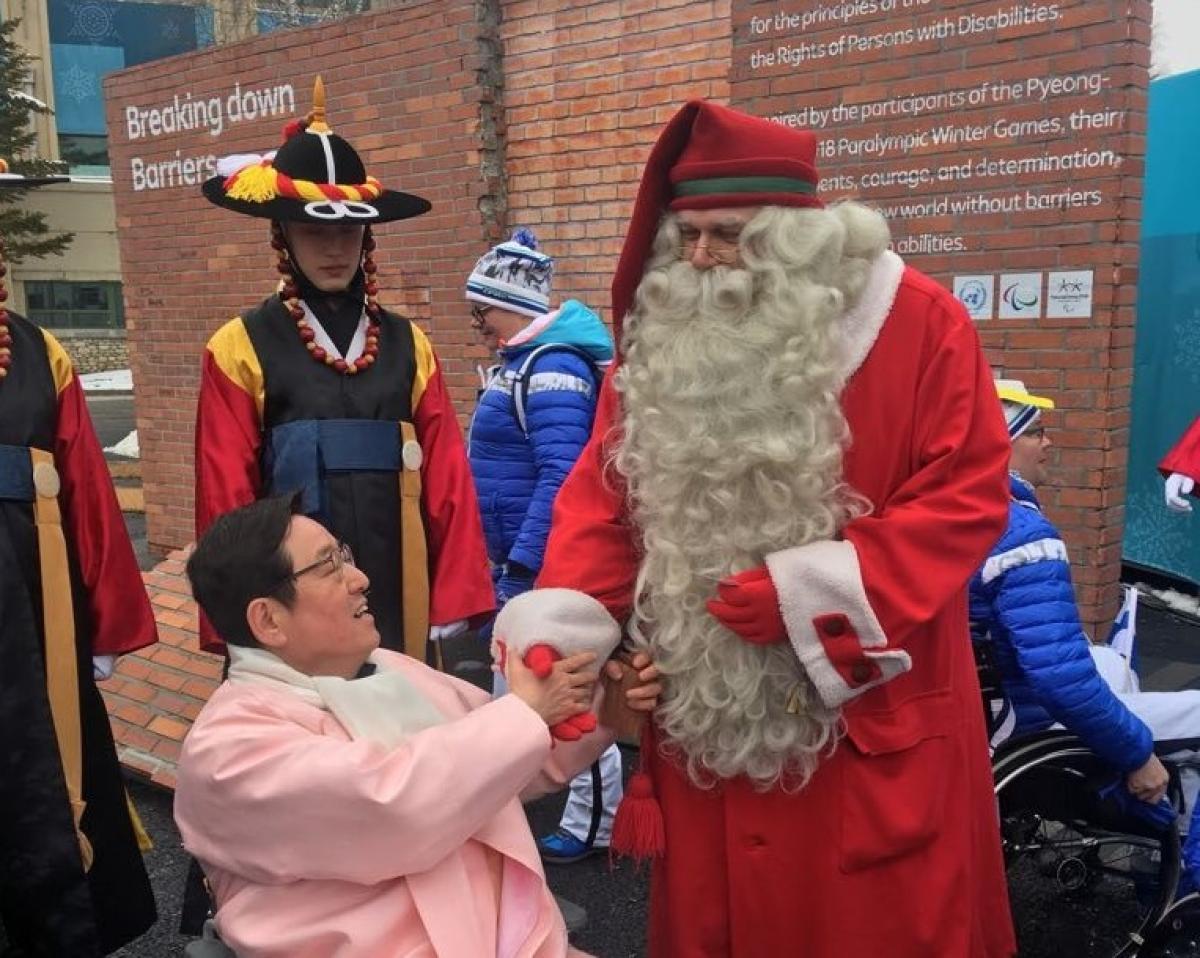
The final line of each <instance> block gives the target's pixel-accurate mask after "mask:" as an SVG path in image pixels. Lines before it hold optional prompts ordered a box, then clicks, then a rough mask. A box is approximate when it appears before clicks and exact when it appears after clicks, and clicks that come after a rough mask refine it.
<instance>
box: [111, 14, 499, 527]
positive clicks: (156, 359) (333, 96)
mask: <svg viewBox="0 0 1200 958" xmlns="http://www.w3.org/2000/svg"><path fill="white" fill-rule="evenodd" d="M485 14H486V5H485V4H479V3H475V2H472V0H438V2H432V0H431V2H425V3H413V4H409V5H408V6H407V7H405V8H404V9H403V10H393V11H386V12H383V13H379V14H373V15H368V16H363V17H355V18H352V19H349V20H343V21H340V22H337V23H333V24H327V25H322V26H319V27H312V28H308V29H306V30H300V31H284V32H281V33H275V34H271V35H269V36H265V37H260V38H256V39H253V40H249V41H245V42H242V43H236V44H231V45H229V46H224V47H220V48H217V49H215V50H208V51H203V52H199V53H195V54H188V55H185V56H181V57H175V58H172V59H169V60H162V61H159V62H156V63H152V64H148V65H145V66H140V67H137V68H133V69H130V70H126V71H122V72H120V73H116V74H114V75H112V76H110V77H109V78H108V79H107V80H106V88H105V93H106V102H107V110H108V124H109V130H110V151H111V157H112V166H113V182H114V193H115V199H116V207H117V226H118V231H119V238H120V244H121V260H122V263H123V267H124V274H125V276H124V278H125V286H124V290H125V299H126V317H127V323H128V330H129V343H130V358H131V363H132V368H133V375H134V382H135V385H136V387H137V392H138V415H137V420H138V429H139V439H140V442H141V448H142V457H143V461H144V467H145V468H144V481H145V493H146V515H147V527H148V536H149V541H150V544H151V546H152V547H153V548H155V549H157V550H160V551H161V550H164V549H167V548H171V547H176V546H179V545H182V544H184V543H186V542H187V541H189V539H190V538H191V530H192V501H191V488H192V481H193V479H192V429H193V420H194V416H195V396H196V388H197V383H198V378H199V375H198V374H199V368H200V357H201V354H202V350H203V347H204V343H205V341H206V340H207V338H208V336H210V335H211V334H212V332H213V331H214V330H215V329H216V328H217V327H218V326H219V325H220V324H221V323H223V322H225V321H226V320H228V319H229V318H230V317H231V316H233V315H234V314H235V313H236V312H237V311H238V310H240V309H243V308H245V307H247V306H250V305H254V304H256V303H258V302H259V301H260V300H261V299H262V298H263V297H264V296H266V295H267V294H268V293H269V292H270V291H271V290H272V289H273V286H274V283H275V278H276V274H275V271H274V259H273V254H272V253H271V251H270V248H269V246H268V243H267V235H268V226H267V221H266V220H258V219H252V218H250V217H244V216H238V215H235V214H232V213H229V212H226V211H224V210H220V209H218V208H216V207H214V206H211V205H210V204H208V203H207V202H206V201H205V200H204V199H203V198H202V197H201V195H200V192H199V188H198V186H197V185H194V183H193V184H188V183H186V182H185V183H181V184H179V185H161V186H159V187H158V188H149V187H150V186H151V184H152V182H162V181H163V180H164V179H166V180H168V181H170V180H174V181H178V180H179V179H181V178H184V179H192V180H197V179H203V172H200V173H197V166H196V163H195V160H194V158H196V157H200V158H203V157H205V156H209V155H216V156H221V155H227V154H231V153H237V152H247V151H255V152H257V151H261V150H264V149H274V148H275V147H276V146H278V144H279V142H280V139H281V136H280V131H281V129H282V127H283V124H284V122H285V120H286V119H287V118H290V115H291V113H292V112H293V111H291V110H287V111H286V112H287V113H288V114H289V116H288V117H285V116H270V117H268V118H266V119H262V118H259V117H257V116H256V117H255V118H254V119H253V120H247V119H241V120H239V121H236V122H231V121H230V117H231V116H232V115H233V114H232V113H231V112H230V111H229V110H227V109H224V107H225V106H227V104H228V97H229V96H230V94H231V93H232V92H234V91H235V84H236V90H237V91H238V92H240V93H241V94H242V95H243V96H245V94H246V93H247V92H248V91H249V92H253V91H268V94H269V95H270V96H275V97H276V99H275V102H276V103H277V104H283V105H286V104H287V97H286V95H278V96H277V95H276V94H278V88H279V87H281V86H285V85H287V84H291V86H292V87H293V88H294V100H295V111H294V112H295V114H297V115H300V114H303V113H304V112H306V111H307V110H308V108H309V106H310V101H311V90H312V84H313V77H314V69H313V64H314V63H315V62H317V60H318V59H319V61H320V63H321V73H322V75H323V77H324V79H325V84H326V89H327V91H328V96H329V109H330V114H329V116H330V122H331V125H332V126H333V128H334V129H335V131H337V132H339V133H341V134H343V135H345V136H346V137H347V138H348V139H349V140H351V142H353V143H354V144H356V146H357V147H358V148H359V149H360V150H361V151H362V152H363V153H364V154H365V156H366V157H367V158H368V167H369V169H370V170H371V172H372V173H373V174H374V175H375V176H377V177H378V178H379V179H380V180H382V181H383V183H384V184H385V185H392V186H396V187H398V188H400V189H406V190H411V191H413V192H415V193H419V194H421V195H423V196H426V197H428V198H429V199H430V200H431V201H432V202H433V204H434V210H433V212H431V213H430V214H428V215H426V216H424V217H421V218H419V219H416V220H411V221H405V222H401V223H396V224H391V225H385V226H382V227H380V229H379V231H378V238H379V243H380V252H379V253H378V254H377V261H378V262H379V264H380V270H381V281H382V285H383V288H384V290H385V295H382V296H381V300H382V302H384V303H385V304H386V305H388V306H390V307H392V308H394V309H397V310H399V311H401V312H404V313H406V314H407V315H409V316H413V317H414V318H417V319H418V320H420V321H422V323H423V324H424V325H425V326H426V327H427V328H429V329H431V330H432V332H433V334H434V335H435V337H436V338H437V339H438V341H439V342H440V341H442V340H443V338H444V337H443V336H442V333H443V331H446V330H448V329H450V328H451V326H454V327H457V326H458V325H459V324H460V321H461V318H462V312H463V310H462V307H461V296H460V291H461V283H462V280H463V277H464V276H465V275H466V272H467V270H469V268H470V266H471V264H472V263H473V262H474V259H475V257H476V256H477V255H478V253H479V250H480V249H481V248H483V247H484V246H485V245H486V243H487V242H488V241H489V240H491V239H492V238H493V237H494V236H495V235H496V227H495V225H494V222H495V213H494V209H495V206H496V204H495V202H494V200H492V199H491V198H490V196H489V190H494V189H495V188H496V186H497V178H496V174H495V173H494V172H491V173H489V172H488V171H489V169H490V170H494V169H495V168H496V167H497V161H496V159H495V157H494V156H489V154H488V152H487V150H486V149H485V148H484V147H483V146H482V145H481V143H480V135H479V133H480V128H481V125H482V123H483V117H484V112H485V107H486V105H487V104H488V102H489V101H490V100H492V99H494V93H493V91H492V89H491V86H490V85H489V83H488V81H487V79H486V78H487V76H488V67H489V63H488V61H489V59H490V58H491V59H494V57H495V55H496V40H495V35H494V31H495V22H494V20H495V18H494V17H493V18H491V19H490V20H489V18H488V17H487V16H486V15H485ZM492 73H494V68H493V69H492ZM271 91H274V92H271ZM189 94H190V100H188V99H187V95H189ZM176 96H178V97H179V98H180V100H181V101H183V102H184V105H185V107H186V105H187V104H188V103H196V102H199V101H204V102H207V101H208V99H209V98H212V97H218V98H219V99H220V101H221V103H222V105H223V109H222V116H223V120H222V129H221V132H220V136H212V135H211V132H210V130H212V129H215V128H216V127H215V125H214V124H208V125H205V124H204V123H203V122H200V121H197V120H196V117H195V115H194V114H191V115H189V114H187V113H186V110H185V111H184V112H185V115H184V117H183V118H184V119H185V120H187V121H188V122H189V124H190V125H191V127H192V128H191V129H186V130H179V131H174V132H170V133H166V132H162V126H161V121H160V122H159V123H156V126H155V129H157V130H158V131H159V132H158V133H157V135H154V134H153V133H152V131H151V130H150V128H149V120H148V119H147V121H146V127H147V128H146V129H145V130H142V129H139V128H138V125H137V124H135V125H134V127H133V128H132V130H131V129H130V127H129V124H128V122H127V112H126V111H127V109H128V108H130V107H137V108H140V109H143V110H148V109H150V108H161V107H164V106H168V105H173V103H174V97H176ZM268 109H270V108H269V107H268ZM254 112H255V113H257V112H258V108H257V107H256V108H255V111H254ZM173 115H177V114H173ZM172 125H174V122H173V121H172ZM131 132H132V133H144V134H147V135H141V136H137V137H136V138H133V137H131V135H130V134H131ZM175 161H178V163H179V165H177V166H174V167H172V166H170V165H161V166H160V165H159V164H172V163H174V162H175ZM189 161H190V162H189ZM184 163H187V164H188V165H186V166H185V165H183V164H184ZM200 168H201V170H202V168H203V159H201V163H200ZM150 171H156V172H155V173H154V174H153V175H154V176H157V177H158V179H155V180H153V181H152V180H151V178H150V177H151V176H152V174H151V172H150ZM137 186H141V187H143V188H141V189H135V187H137ZM445 338H446V339H447V340H448V341H450V342H453V333H451V335H450V336H448V337H445ZM445 358H446V365H447V370H448V372H449V374H450V376H451V379H452V382H455V383H461V384H466V383H468V382H469V376H470V371H469V369H468V368H467V366H468V364H466V363H465V362H464V361H463V359H462V358H461V349H460V350H457V351H456V350H454V349H453V348H450V349H447V350H446V353H445ZM455 394H456V397H457V398H458V399H459V400H461V401H463V402H465V401H466V399H467V397H468V392H467V389H466V388H465V386H464V385H460V386H458V387H457V389H456V392H455Z"/></svg>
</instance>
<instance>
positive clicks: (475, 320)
mask: <svg viewBox="0 0 1200 958" xmlns="http://www.w3.org/2000/svg"><path fill="white" fill-rule="evenodd" d="M495 308H496V307H495V306H481V305H479V303H475V304H474V305H472V306H471V328H472V329H483V327H484V326H486V325H487V314H488V310H492V309H495Z"/></svg>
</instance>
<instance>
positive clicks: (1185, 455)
mask: <svg viewBox="0 0 1200 958" xmlns="http://www.w3.org/2000/svg"><path fill="white" fill-rule="evenodd" d="M1158 471H1159V472H1161V473H1162V475H1163V478H1164V479H1165V478H1167V477H1168V476H1169V475H1171V473H1173V472H1178V473H1180V474H1181V475H1184V476H1188V477H1189V478H1191V479H1194V480H1195V481H1196V482H1198V483H1200V416H1197V417H1196V418H1195V420H1194V421H1193V422H1192V424H1191V425H1190V426H1189V427H1188V430H1187V432H1185V433H1184V434H1183V436H1182V437H1181V438H1180V440H1179V442H1177V443H1175V445H1174V446H1173V447H1172V448H1171V451H1170V452H1168V453H1167V454H1166V455H1165V456H1163V461H1162V462H1160V463H1159V464H1158Z"/></svg>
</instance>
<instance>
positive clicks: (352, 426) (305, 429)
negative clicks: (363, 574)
mask: <svg viewBox="0 0 1200 958" xmlns="http://www.w3.org/2000/svg"><path fill="white" fill-rule="evenodd" d="M400 445H401V442H400V424H399V423H398V422H388V421H386V420H380V419H297V420H295V421H294V422H288V423H284V424H282V425H280V426H276V427H275V428H274V429H272V430H270V432H269V433H268V434H267V436H266V441H265V442H264V444H263V449H264V453H263V481H264V484H265V485H266V487H267V489H268V491H269V492H271V493H272V494H277V493H287V492H299V493H300V494H301V497H300V501H301V509H302V511H303V512H304V514H305V515H308V516H321V517H326V518H327V517H328V516H327V513H328V510H327V498H326V495H325V476H326V475H327V474H328V473H331V472H399V471H400V466H401V463H400ZM26 464H27V465H28V459H27V460H26Z"/></svg>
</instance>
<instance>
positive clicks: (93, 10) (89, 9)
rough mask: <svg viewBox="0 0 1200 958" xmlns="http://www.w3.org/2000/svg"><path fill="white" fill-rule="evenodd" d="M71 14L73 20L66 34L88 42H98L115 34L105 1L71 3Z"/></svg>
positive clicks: (111, 17)
mask: <svg viewBox="0 0 1200 958" xmlns="http://www.w3.org/2000/svg"><path fill="white" fill-rule="evenodd" d="M71 15H72V17H74V21H73V22H72V24H71V30H70V32H69V33H68V36H71V37H77V38H79V39H81V40H85V41H87V42H88V43H99V42H100V41H101V40H104V39H105V38H107V37H116V36H117V31H116V29H115V27H114V25H113V12H112V9H111V7H110V5H109V4H107V3H98V2H95V0H90V2H87V3H79V4H72V5H71Z"/></svg>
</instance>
